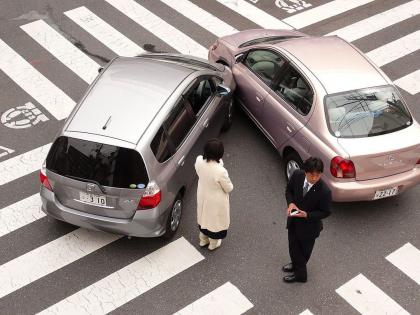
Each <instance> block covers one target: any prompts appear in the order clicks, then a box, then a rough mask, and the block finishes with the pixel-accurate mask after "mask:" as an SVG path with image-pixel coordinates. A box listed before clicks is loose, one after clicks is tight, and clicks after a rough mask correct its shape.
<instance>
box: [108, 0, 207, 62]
mask: <svg viewBox="0 0 420 315" xmlns="http://www.w3.org/2000/svg"><path fill="white" fill-rule="evenodd" d="M105 1H106V2H108V3H109V4H110V5H112V6H113V7H115V8H116V9H117V10H119V11H120V12H121V13H123V14H125V15H126V16H128V17H129V18H130V19H132V20H133V21H134V22H136V23H137V24H139V25H140V26H142V27H143V28H144V29H146V30H147V31H149V32H150V33H152V34H154V35H155V36H157V37H158V38H160V39H161V40H162V41H164V42H165V43H166V44H168V45H169V46H171V47H173V48H174V49H176V50H177V51H178V52H180V53H183V54H189V55H195V56H198V57H201V58H205V59H207V48H205V47H203V46H201V45H200V44H199V43H197V42H196V41H194V40H193V39H192V38H191V37H189V36H188V35H186V34H184V33H182V32H181V31H179V30H178V29H176V28H175V27H173V26H172V25H170V24H168V23H167V22H165V21H164V20H162V19H161V18H160V17H158V16H157V15H155V14H154V13H152V12H150V11H149V10H147V9H146V8H144V7H143V6H141V5H140V4H138V3H137V2H135V1H134V0H105Z"/></svg>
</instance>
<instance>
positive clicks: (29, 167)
mask: <svg viewBox="0 0 420 315" xmlns="http://www.w3.org/2000/svg"><path fill="white" fill-rule="evenodd" d="M0 59H1V58H0ZM50 147H51V143H48V144H46V145H43V146H41V147H38V148H36V149H33V150H31V151H28V152H25V153H22V154H20V155H17V156H15V157H12V158H10V159H8V160H5V161H3V162H0V174H1V176H0V186H2V185H4V184H6V183H9V182H11V181H14V180H16V179H18V178H21V177H23V176H26V175H28V174H30V173H32V172H35V171H37V170H40V169H41V166H42V163H43V162H44V160H45V158H46V157H47V154H48V150H49V149H50Z"/></svg>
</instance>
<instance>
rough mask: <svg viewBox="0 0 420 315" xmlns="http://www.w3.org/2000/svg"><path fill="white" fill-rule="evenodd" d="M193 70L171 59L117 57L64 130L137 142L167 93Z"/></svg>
mask: <svg viewBox="0 0 420 315" xmlns="http://www.w3.org/2000/svg"><path fill="white" fill-rule="evenodd" d="M195 71H196V69H193V68H191V67H187V66H184V65H181V64H177V63H173V62H166V61H162V60H154V59H148V58H137V57H118V58H116V59H114V60H113V61H112V62H111V63H110V65H108V67H107V68H106V69H105V70H104V71H103V72H102V73H101V75H100V77H99V78H98V80H97V81H96V83H95V84H94V85H93V86H92V88H91V90H90V91H89V93H88V94H87V96H86V97H85V99H84V100H83V101H82V104H81V106H80V107H79V109H78V110H77V112H76V113H75V115H74V117H73V118H72V120H71V121H70V122H69V124H68V126H67V128H66V131H67V132H84V133H90V134H96V135H101V136H106V137H111V138H115V139H120V140H124V141H127V142H130V143H137V142H138V140H139V139H140V138H141V136H142V135H143V133H144V132H145V130H146V129H147V127H148V126H149V124H150V123H151V122H152V121H153V119H154V117H155V116H156V114H157V113H158V112H159V110H160V109H161V108H162V106H163V105H164V104H165V102H166V101H167V99H168V98H169V97H170V96H171V94H172V93H173V92H174V91H175V90H176V89H177V87H178V86H179V85H180V83H181V82H182V81H184V79H185V78H186V77H188V76H189V75H190V74H191V73H193V72H195ZM105 126H106V127H105ZM104 127H105V128H104Z"/></svg>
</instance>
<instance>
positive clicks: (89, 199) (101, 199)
mask: <svg viewBox="0 0 420 315" xmlns="http://www.w3.org/2000/svg"><path fill="white" fill-rule="evenodd" d="M79 196H80V201H83V202H86V203H90V204H93V205H96V206H106V197H105V196H99V195H94V194H87V193H84V192H80V195H79Z"/></svg>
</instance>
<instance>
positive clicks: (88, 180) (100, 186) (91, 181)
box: [64, 175, 106, 194]
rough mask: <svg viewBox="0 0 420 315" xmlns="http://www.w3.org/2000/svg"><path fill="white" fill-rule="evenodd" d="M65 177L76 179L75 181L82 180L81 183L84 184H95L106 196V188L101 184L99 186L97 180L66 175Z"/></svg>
mask: <svg viewBox="0 0 420 315" xmlns="http://www.w3.org/2000/svg"><path fill="white" fill-rule="evenodd" d="M64 176H65V177H68V178H71V179H75V180H80V181H82V182H88V183H92V184H95V185H97V186H98V187H99V189H100V190H101V191H102V192H103V193H104V194H106V190H105V188H104V187H103V186H102V185H101V184H99V183H98V182H97V181H96V180H93V179H86V178H81V177H77V176H72V175H64Z"/></svg>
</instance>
